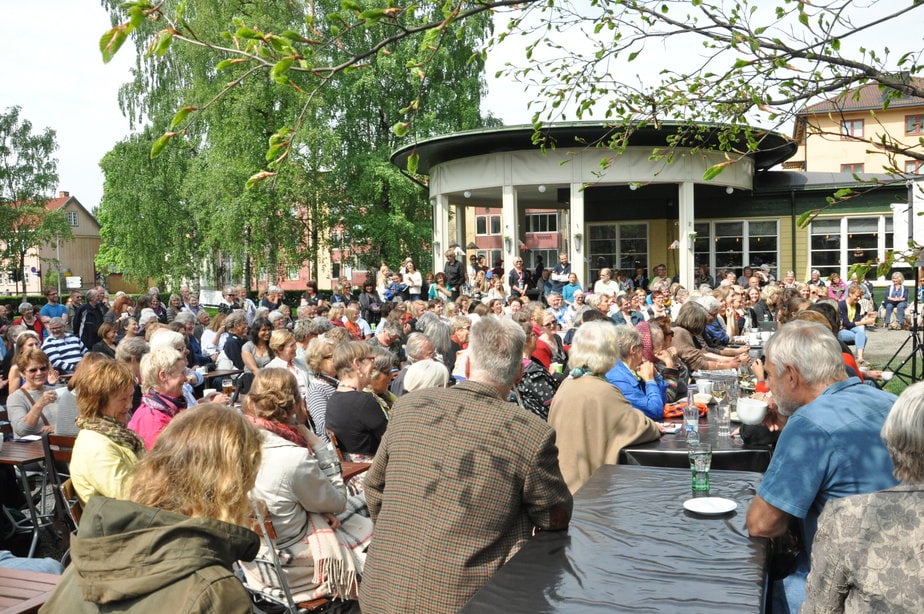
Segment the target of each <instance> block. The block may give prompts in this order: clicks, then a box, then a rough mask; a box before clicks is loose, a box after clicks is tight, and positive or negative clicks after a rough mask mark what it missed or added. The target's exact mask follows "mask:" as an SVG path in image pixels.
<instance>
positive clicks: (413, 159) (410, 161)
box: [407, 150, 420, 175]
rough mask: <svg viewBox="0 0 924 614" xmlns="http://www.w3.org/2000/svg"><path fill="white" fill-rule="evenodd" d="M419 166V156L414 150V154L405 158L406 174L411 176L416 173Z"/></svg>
mask: <svg viewBox="0 0 924 614" xmlns="http://www.w3.org/2000/svg"><path fill="white" fill-rule="evenodd" d="M419 164H420V154H419V153H417V151H416V150H415V151H414V153H412V154H411V155H409V156H408V157H407V172H409V173H410V174H412V175H415V174H416V173H417V167H418V165H419Z"/></svg>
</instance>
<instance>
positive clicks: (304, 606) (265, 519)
mask: <svg viewBox="0 0 924 614" xmlns="http://www.w3.org/2000/svg"><path fill="white" fill-rule="evenodd" d="M251 508H252V511H253V518H252V522H251V527H250V528H251V529H252V530H253V531H254V532H255V533H256V534H257V535H259V536H260V538H261V539H262V540H263V543H264V544H265V545H266V548H263V549H261V551H260V554H259V555H257V559H256V561H255V562H256V563H257V564H258V565H261V566H262V567H263V568H265V569H267V570H268V571H271V572H272V573H273V574H274V576H275V578H276V582H275V585H276V586H278V587H279V589H280V590H281V592H282V596H281V597H280V595H279V594H278V593H277V592H276V591H272V592H271V591H261V590H258V589H256V588H254V587H253V586H250V585H249V584H248V582H247V576H246V575H244V588H246V589H247V591H248V592H250V593H251V594H252V595H255V596H257V597H260V598H262V599H266V600H267V601H270V602H272V603H275V604H277V605H281V606H283V607H285V608H286V611H287V612H291V613H292V614H295V613H297V612H302V611H308V612H311V611H312V610H317V609H318V608H322V607H324V606H326V605H327V604H329V603H330V599H324V598H322V599H313V600H311V601H303V602H296V601H295V598H294V597H293V596H292V589H291V588H289V582H288V580H287V578H286V573H285V570H284V569H283V568H282V562H281V561H280V560H279V555H278V550H277V546H276V529H275V527H273V519H272V518H271V517H270V515H269V510H267V508H266V502H265V501H263V500H261V499H255V500H253V501H251ZM264 551H265V552H266V556H263V553H264Z"/></svg>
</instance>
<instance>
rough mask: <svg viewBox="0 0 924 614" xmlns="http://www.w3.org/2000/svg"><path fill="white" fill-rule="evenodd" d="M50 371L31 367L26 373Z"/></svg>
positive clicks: (45, 368) (46, 368) (44, 368)
mask: <svg viewBox="0 0 924 614" xmlns="http://www.w3.org/2000/svg"><path fill="white" fill-rule="evenodd" d="M46 371H48V367H31V368H29V369H26V373H45V372H46Z"/></svg>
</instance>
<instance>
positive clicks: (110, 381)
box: [73, 352, 135, 419]
mask: <svg viewBox="0 0 924 614" xmlns="http://www.w3.org/2000/svg"><path fill="white" fill-rule="evenodd" d="M97 356H99V357H100V358H97ZM87 361H89V362H87ZM84 363H86V366H83V365H84ZM77 369H78V371H77V372H75V374H74V377H73V379H75V380H77V382H76V384H75V385H74V389H75V390H76V391H77V409H78V411H80V415H81V416H83V417H84V418H91V419H92V418H99V417H100V416H102V415H103V410H104V409H106V405H107V404H108V403H109V398H110V397H112V396H113V395H115V394H116V393H117V392H119V391H121V390H124V389H125V388H131V389H132V390H134V388H135V376H134V375H132V370H131V369H130V368H129V367H128V365H127V364H125V363H124V362H118V361H116V360H113V359H111V358H108V357H105V356H103V355H102V354H97V353H95V352H94V353H90V354H87V356H86V357H84V359H83V360H82V361H80V365H79V366H78V367H77Z"/></svg>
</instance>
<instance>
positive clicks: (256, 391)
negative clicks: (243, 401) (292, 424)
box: [247, 369, 301, 423]
mask: <svg viewBox="0 0 924 614" xmlns="http://www.w3.org/2000/svg"><path fill="white" fill-rule="evenodd" d="M300 402H301V393H300V392H299V390H298V382H297V381H295V376H294V375H292V374H291V373H289V371H288V370H287V369H260V372H259V373H257V375H256V376H255V377H254V378H253V383H252V384H251V385H250V392H249V393H248V394H247V412H248V413H249V414H251V415H253V416H256V417H258V418H265V419H267V420H272V421H273V422H283V423H288V422H289V416H291V415H292V412H294V411H295V409H296V408H297V407H298V404H299V403H300Z"/></svg>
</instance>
